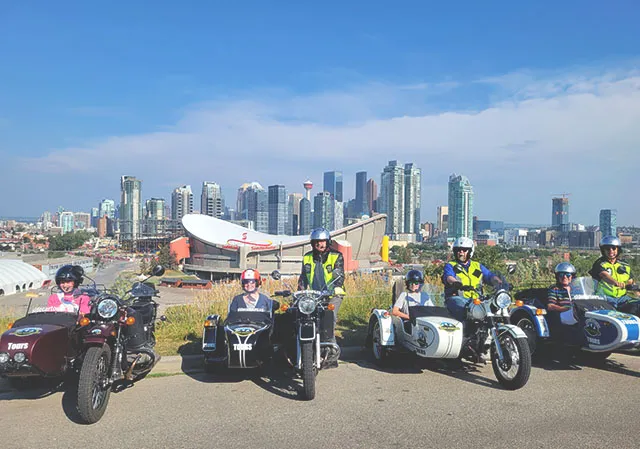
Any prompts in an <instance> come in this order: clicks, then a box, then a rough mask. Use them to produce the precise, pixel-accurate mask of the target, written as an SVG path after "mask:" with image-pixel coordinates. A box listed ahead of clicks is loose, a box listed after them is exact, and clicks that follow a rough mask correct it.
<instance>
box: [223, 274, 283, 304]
mask: <svg viewBox="0 0 640 449" xmlns="http://www.w3.org/2000/svg"><path fill="white" fill-rule="evenodd" d="M240 281H241V283H242V290H244V293H241V294H239V295H237V296H235V297H234V298H233V300H231V305H230V306H229V312H237V311H238V310H245V311H247V310H250V311H260V312H270V311H271V310H272V307H273V301H272V300H271V298H269V297H268V296H267V295H265V294H263V293H260V292H259V291H258V289H259V288H260V285H262V280H261V278H260V273H259V272H258V271H257V270H253V269H251V268H249V269H247V270H244V271H243V272H242V274H241V275H240Z"/></svg>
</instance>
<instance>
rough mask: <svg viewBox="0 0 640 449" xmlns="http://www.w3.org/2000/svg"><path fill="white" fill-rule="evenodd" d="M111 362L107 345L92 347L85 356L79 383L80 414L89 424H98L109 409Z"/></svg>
mask: <svg viewBox="0 0 640 449" xmlns="http://www.w3.org/2000/svg"><path fill="white" fill-rule="evenodd" d="M110 362H111V351H110V350H109V347H108V346H106V345H105V346H101V347H97V346H94V347H91V348H89V349H88V350H87V353H86V354H85V356H84V361H83V362H82V368H81V370H80V378H79V381H78V413H79V414H80V418H82V420H83V421H84V422H85V423H87V424H93V423H95V422H98V421H99V420H100V418H102V415H103V414H104V412H105V410H106V409H107V404H108V403H109V395H110V394H111V385H110V384H109V383H108V381H109V366H110Z"/></svg>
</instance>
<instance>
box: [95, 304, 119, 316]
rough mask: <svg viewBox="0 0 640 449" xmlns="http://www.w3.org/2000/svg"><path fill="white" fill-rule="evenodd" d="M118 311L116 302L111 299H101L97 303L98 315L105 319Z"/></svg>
mask: <svg viewBox="0 0 640 449" xmlns="http://www.w3.org/2000/svg"><path fill="white" fill-rule="evenodd" d="M117 312H118V303H116V302H115V301H114V300H113V299H103V300H102V301H100V303H99V304H98V315H100V317H101V318H104V319H105V320H108V319H111V318H113V317H114V316H115V314H116V313H117Z"/></svg>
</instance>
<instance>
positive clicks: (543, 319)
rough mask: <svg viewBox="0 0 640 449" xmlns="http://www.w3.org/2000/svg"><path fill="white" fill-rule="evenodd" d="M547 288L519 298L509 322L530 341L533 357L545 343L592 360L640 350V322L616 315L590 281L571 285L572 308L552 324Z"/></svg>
mask: <svg viewBox="0 0 640 449" xmlns="http://www.w3.org/2000/svg"><path fill="white" fill-rule="evenodd" d="M547 291H548V289H546V288H531V289H526V290H523V291H521V292H519V293H518V294H516V306H515V307H514V308H513V309H512V310H511V312H510V318H509V319H510V322H511V323H512V324H514V325H516V326H518V327H519V328H521V329H522V330H523V331H524V332H525V333H526V334H527V337H528V342H529V348H530V351H531V353H532V354H533V353H535V352H536V351H538V350H539V349H540V347H541V346H542V345H545V344H546V343H552V342H553V343H556V344H558V345H562V346H570V347H574V348H578V349H580V350H581V351H582V352H583V353H584V354H586V355H588V356H589V357H590V358H592V359H600V360H604V359H606V358H607V357H609V356H610V355H611V353H612V352H613V351H616V350H619V349H631V348H634V347H639V346H640V333H639V332H640V318H638V317H636V316H634V315H631V314H627V313H623V312H619V311H617V310H616V309H615V308H614V307H613V306H612V305H611V304H610V303H608V302H607V301H606V300H605V299H604V298H603V297H602V296H600V295H598V294H596V292H595V281H594V280H593V279H592V278H591V277H579V278H576V279H574V280H573V281H572V283H571V290H570V292H573V293H572V294H571V295H570V298H571V302H572V307H571V308H570V309H569V310H567V311H566V312H562V313H560V314H559V317H558V318H559V319H558V320H550V319H549V318H550V316H549V315H550V314H548V313H547Z"/></svg>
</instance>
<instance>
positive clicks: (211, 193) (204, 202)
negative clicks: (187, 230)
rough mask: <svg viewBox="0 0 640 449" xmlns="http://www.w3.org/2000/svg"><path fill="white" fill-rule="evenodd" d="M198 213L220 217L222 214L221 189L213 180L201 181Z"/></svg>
mask: <svg viewBox="0 0 640 449" xmlns="http://www.w3.org/2000/svg"><path fill="white" fill-rule="evenodd" d="M200 213H201V214H202V215H208V216H210V217H215V218H222V216H223V215H224V201H223V199H222V189H220V186H219V185H218V184H216V183H215V182H209V181H204V182H203V183H202V194H201V195H200Z"/></svg>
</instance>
